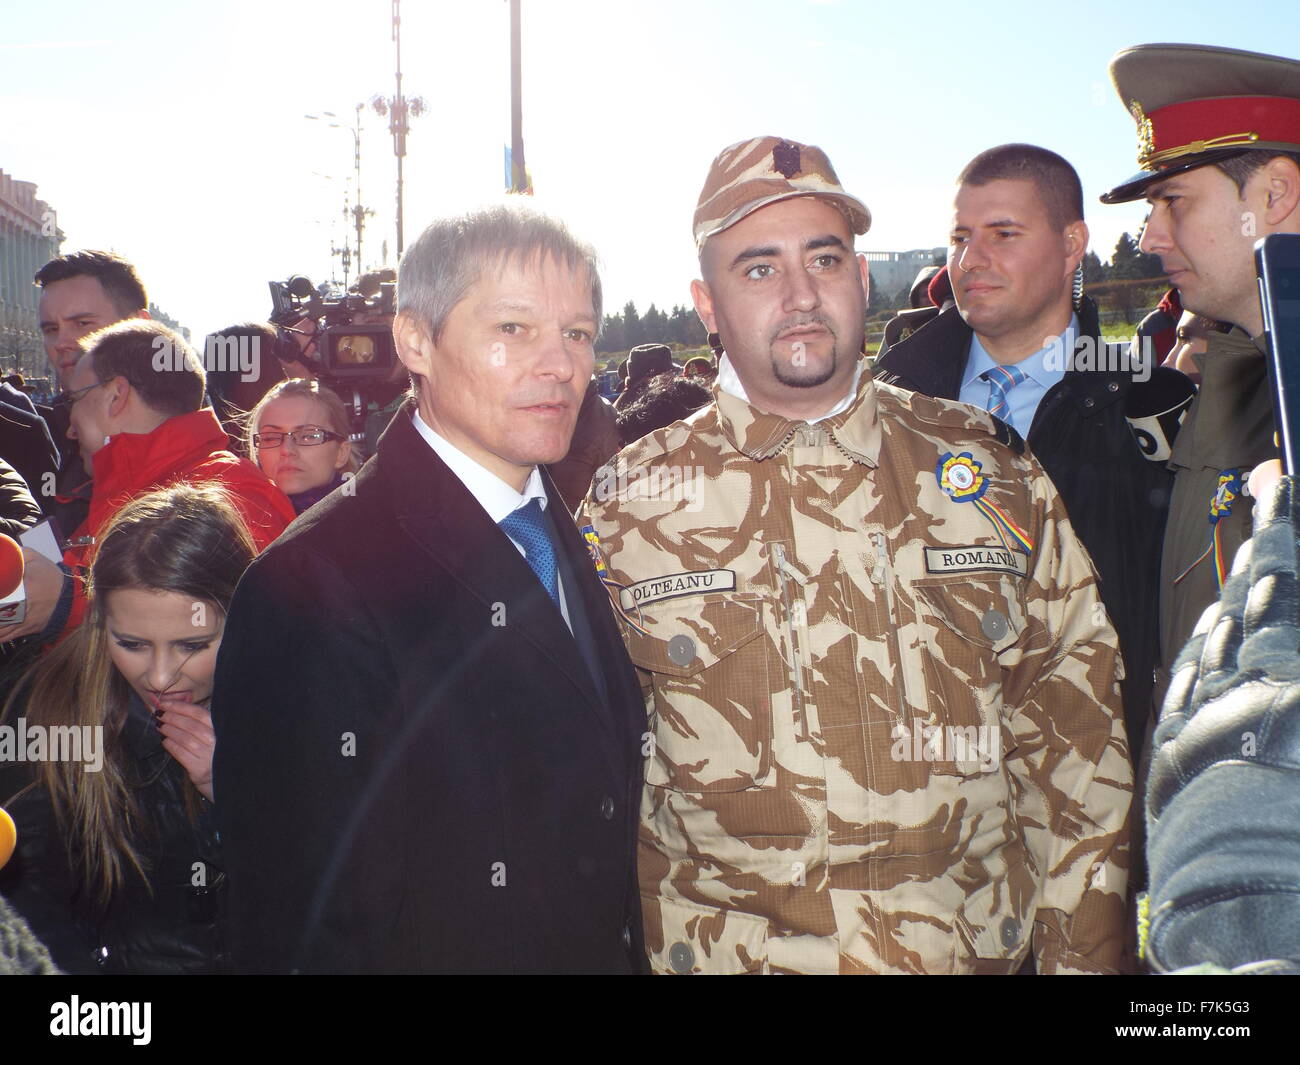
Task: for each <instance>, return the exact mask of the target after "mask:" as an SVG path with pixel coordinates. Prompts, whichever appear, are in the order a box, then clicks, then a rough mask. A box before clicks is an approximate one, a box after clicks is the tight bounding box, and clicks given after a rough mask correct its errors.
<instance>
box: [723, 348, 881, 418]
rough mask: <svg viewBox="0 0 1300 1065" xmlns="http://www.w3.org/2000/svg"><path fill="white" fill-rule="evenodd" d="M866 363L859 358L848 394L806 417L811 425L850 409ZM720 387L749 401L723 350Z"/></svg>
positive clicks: (730, 394) (728, 393) (731, 394)
mask: <svg viewBox="0 0 1300 1065" xmlns="http://www.w3.org/2000/svg"><path fill="white" fill-rule="evenodd" d="M866 365H867V363H866V360H865V359H863V358H859V359H858V365H857V367H856V368H855V369H854V371H853V383H852V384H851V385H849V391H848V394H847V395H846V396H845V397H844V398H843V399H841V400H840V401H839V402H838V403H836V404H835V406H833V407H832V408H831V409H830V410H828V411H827V412H826V413H825V414H819V415H818V416H817V417H816V418H807V419H805V420H806V421H807V422H808V424H809V425H816V424H817V423H818V422H820V421H823V420H824V419H826V418H834V417H835V415H837V414H841V413H843V412H844V411H846V410H848V409H849V407H850V406H851V405H852V403H853V401H854V399H856V398H857V394H858V382H859V381H860V380H861V379H862V371H863V370H864V369H865V368H866ZM718 388H719V389H721V390H722V391H723V392H725V393H727V395H729V396H735V397H736V398H737V399H739V400H743V401H744V402H745V403H749V395H748V394H747V393H746V392H745V386H744V385H743V384H741V383H740V375H739V374H737V373H736V369H735V367H734V366H732V365H731V359H730V358H728V357H727V353H726V352H723V353H722V357H721V358H719V359H718ZM750 406H753V404H752V403H750Z"/></svg>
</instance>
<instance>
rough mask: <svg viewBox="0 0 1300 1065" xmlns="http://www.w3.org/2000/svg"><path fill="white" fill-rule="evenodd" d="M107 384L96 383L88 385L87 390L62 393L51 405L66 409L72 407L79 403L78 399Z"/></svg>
mask: <svg viewBox="0 0 1300 1065" xmlns="http://www.w3.org/2000/svg"><path fill="white" fill-rule="evenodd" d="M106 384H108V382H107V381H96V382H95V383H94V384H93V385H86V387H85V388H78V389H76V390H74V391H72V392H62V393H60V394H59V395H58V396H56V397H55V399H54V402H53V403H51V404H50V406H51V407H64V408H68V407H71V406H72V405H73V404H74V403H76V402H77V400H78V399H80V398H81V397H82V396H83V395H85V394H86V393H87V392H89V391H90V390H91V389H92V388H99V387H100V386H101V385H106Z"/></svg>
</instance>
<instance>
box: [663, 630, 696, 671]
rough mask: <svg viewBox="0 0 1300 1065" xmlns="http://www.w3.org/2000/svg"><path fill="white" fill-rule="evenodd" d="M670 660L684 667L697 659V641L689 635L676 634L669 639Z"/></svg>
mask: <svg viewBox="0 0 1300 1065" xmlns="http://www.w3.org/2000/svg"><path fill="white" fill-rule="evenodd" d="M668 660H669V661H670V662H672V664H673V665H675V666H681V667H682V668H683V669H684V668H685V667H686V666H689V665H690V664H691V663H692V662H694V661H695V641H694V640H692V639H691V638H690V637H689V636H674V637H673V638H672V639H671V640H669V641H668Z"/></svg>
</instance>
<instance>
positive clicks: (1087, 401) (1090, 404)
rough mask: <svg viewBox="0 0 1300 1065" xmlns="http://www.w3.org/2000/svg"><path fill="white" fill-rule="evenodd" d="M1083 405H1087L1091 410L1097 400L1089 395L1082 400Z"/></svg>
mask: <svg viewBox="0 0 1300 1065" xmlns="http://www.w3.org/2000/svg"><path fill="white" fill-rule="evenodd" d="M1083 405H1084V406H1085V407H1087V408H1088V409H1089V410H1091V409H1092V408H1093V407H1095V406H1096V405H1097V401H1096V400H1095V399H1093V398H1092V397H1091V396H1089V397H1088V398H1087V399H1085V400H1084V401H1083Z"/></svg>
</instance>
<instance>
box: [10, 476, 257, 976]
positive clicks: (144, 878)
mask: <svg viewBox="0 0 1300 1065" xmlns="http://www.w3.org/2000/svg"><path fill="white" fill-rule="evenodd" d="M255 554H256V547H255V545H254V543H253V539H252V537H251V536H250V535H249V532H248V529H247V527H246V526H245V525H244V522H243V520H242V518H241V517H240V515H239V512H238V511H237V510H236V509H235V508H234V506H233V505H232V504H231V502H230V499H229V497H228V496H227V495H226V494H225V493H224V492H223V491H222V490H221V489H220V488H217V487H214V486H211V485H205V486H201V487H198V486H193V485H184V484H182V485H177V486H174V487H171V488H165V489H162V490H159V491H155V492H150V493H148V494H146V495H143V496H141V497H139V498H138V499H136V500H134V501H132V502H131V503H128V504H127V505H126V506H124V507H123V508H122V509H121V510H120V511H118V513H117V514H116V515H114V517H113V518H112V519H111V520H110V522H109V524H108V526H107V527H106V529H105V531H104V533H103V535H102V538H101V540H100V542H99V544H98V546H97V550H96V553H95V556H94V561H93V562H92V564H91V567H90V571H89V576H88V578H87V603H88V609H87V615H86V620H85V622H84V624H82V625H81V626H80V627H79V628H78V629H76V630H75V631H74V632H73V633H72V634H71V635H70V636H69V637H68V638H67V639H65V640H64V641H63V642H62V643H60V644H58V645H57V646H56V647H54V648H53V649H52V650H50V651H48V652H46V653H45V654H44V655H43V656H42V658H41V659H40V660H39V661H38V662H37V663H36V665H35V666H33V667H32V669H31V671H30V672H29V673H28V674H27V675H26V676H25V677H24V678H23V679H22V680H21V681H20V682H19V684H18V686H17V688H16V690H15V691H14V693H13V694H12V695H11V696H10V697H9V699H8V702H7V704H6V707H5V713H4V715H3V718H4V723H5V724H6V725H8V726H10V727H11V728H13V729H14V730H15V735H17V734H21V735H22V736H23V737H24V741H23V742H24V743H25V744H26V747H27V749H26V750H25V751H24V754H25V760H26V764H23V765H18V766H12V767H6V768H8V769H9V770H10V774H7V775H6V776H5V778H4V779H3V780H2V781H0V802H2V803H3V805H4V806H5V808H6V809H7V810H8V812H9V814H10V815H11V816H12V818H13V820H14V822H15V823H16V824H17V828H18V832H17V835H18V841H17V851H16V852H15V854H14V857H13V860H12V861H11V862H10V863H9V864H8V865H7V866H5V867H4V869H3V870H2V871H0V894H3V895H4V896H5V897H6V898H7V899H8V901H9V902H10V904H11V905H12V906H13V907H14V909H16V910H17V911H18V912H19V913H21V914H22V916H23V917H24V918H25V919H26V920H27V922H28V924H29V925H30V926H31V928H32V930H33V931H34V932H35V934H36V935H37V937H38V938H39V939H40V940H41V941H42V942H44V943H45V945H46V946H47V947H48V948H49V950H50V953H51V955H53V957H54V959H55V962H56V964H57V965H58V966H59V967H60V968H62V969H64V970H65V971H67V972H74V973H94V972H112V973H204V972H208V973H210V972H222V971H225V970H227V969H228V968H229V963H228V957H229V955H228V952H227V948H226V945H225V940H224V913H225V874H224V873H223V872H222V866H223V863H222V860H221V854H220V847H219V841H218V838H217V832H216V828H215V825H214V820H213V814H214V807H213V801H214V799H215V798H216V796H214V794H213V790H212V755H213V750H214V747H215V737H214V735H213V730H212V719H211V716H210V715H209V712H208V702H209V699H210V698H211V696H212V678H213V672H214V670H215V668H216V661H217V649H218V648H219V647H220V645H221V637H222V631H223V628H224V625H225V617H226V611H227V609H228V608H229V606H230V600H231V597H232V596H233V595H234V592H235V585H236V584H237V583H238V581H239V578H240V576H241V575H242V574H243V572H244V570H245V569H246V568H247V566H248V564H249V562H251V561H252V559H253V557H254V555H255ZM38 735H39V736H40V737H41V738H42V740H41V746H42V750H41V751H40V752H37V751H36V750H35V748H34V747H33V746H32V745H33V744H34V743H36V742H37V741H36V737H37V736H38ZM56 736H61V737H62V739H61V740H58V741H57V742H56V739H55V737H56ZM38 754H39V756H38ZM13 770H21V771H22V773H23V775H24V776H25V777H26V778H27V779H25V780H22V781H17V780H14V779H13V777H12V771H13ZM9 785H12V788H11V787H10V786H9ZM13 789H17V794H16V795H14V796H13V797H12V798H11V799H7V798H6V797H7V796H8V795H9V794H10V791H11V790H13Z"/></svg>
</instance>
